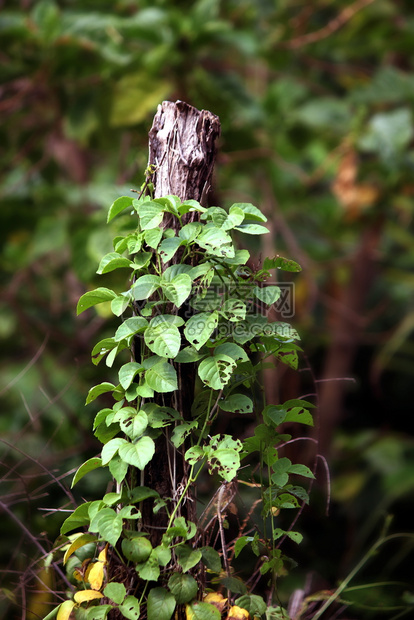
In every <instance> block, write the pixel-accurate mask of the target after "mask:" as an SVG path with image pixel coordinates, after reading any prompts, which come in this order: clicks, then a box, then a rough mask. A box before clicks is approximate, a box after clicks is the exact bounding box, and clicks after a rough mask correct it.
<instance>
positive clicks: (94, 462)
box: [71, 457, 102, 489]
mask: <svg viewBox="0 0 414 620" xmlns="http://www.w3.org/2000/svg"><path fill="white" fill-rule="evenodd" d="M98 467H102V459H100V458H97V457H94V458H91V459H88V460H87V461H85V463H83V464H82V465H81V466H80V467H79V468H78V469H77V471H76V473H75V475H74V476H73V480H72V484H71V489H72V488H73V487H74V486H75V484H76V483H77V482H79V480H81V478H83V476H85V474H87V473H88V472H90V471H93V470H94V469H98Z"/></svg>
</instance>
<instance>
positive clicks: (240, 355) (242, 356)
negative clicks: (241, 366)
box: [214, 342, 249, 362]
mask: <svg viewBox="0 0 414 620" xmlns="http://www.w3.org/2000/svg"><path fill="white" fill-rule="evenodd" d="M214 355H228V356H229V357H232V358H233V359H234V360H242V361H243V362H248V361H249V358H248V355H247V353H246V351H245V350H244V349H243V348H242V347H240V346H239V345H238V344H235V343H234V342H225V343H224V344H219V345H218V347H216V348H215V349H214Z"/></svg>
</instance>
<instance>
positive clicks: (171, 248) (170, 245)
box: [158, 237, 182, 263]
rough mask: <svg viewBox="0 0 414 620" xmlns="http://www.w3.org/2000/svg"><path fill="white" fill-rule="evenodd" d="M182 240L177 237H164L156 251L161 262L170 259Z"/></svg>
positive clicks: (166, 261)
mask: <svg viewBox="0 0 414 620" xmlns="http://www.w3.org/2000/svg"><path fill="white" fill-rule="evenodd" d="M181 242H182V240H181V239H180V238H179V237H168V238H167V239H164V240H163V242H162V243H161V245H160V246H159V248H158V253H159V255H160V257H161V260H162V262H163V263H168V261H169V260H171V259H172V257H173V256H174V254H175V253H176V251H177V250H178V248H179V247H180V245H181Z"/></svg>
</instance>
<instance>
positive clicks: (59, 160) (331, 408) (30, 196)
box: [0, 0, 414, 619]
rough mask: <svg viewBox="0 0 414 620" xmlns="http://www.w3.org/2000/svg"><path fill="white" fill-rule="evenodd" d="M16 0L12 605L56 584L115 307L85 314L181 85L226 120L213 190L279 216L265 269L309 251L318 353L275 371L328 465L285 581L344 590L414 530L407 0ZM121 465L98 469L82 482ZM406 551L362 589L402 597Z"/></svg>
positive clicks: (302, 320)
mask: <svg viewBox="0 0 414 620" xmlns="http://www.w3.org/2000/svg"><path fill="white" fill-rule="evenodd" d="M0 6H1V11H0V40H1V46H0V114H1V127H0V161H1V176H0V200H1V205H0V209H1V211H0V217H1V220H0V221H1V226H0V238H1V244H0V265H1V273H0V278H1V290H2V294H1V298H0V337H1V339H2V345H1V362H0V363H1V366H0V376H1V379H0V397H1V417H0V427H1V441H2V443H1V447H0V454H1V478H0V480H1V486H0V495H1V502H2V506H3V508H4V512H3V514H2V517H1V532H2V539H1V545H0V555H1V573H0V578H1V584H0V586H1V588H2V589H1V591H0V595H1V598H2V601H0V609H1V613H3V614H4V615H3V617H4V618H14V617H16V618H20V617H27V618H30V619H33V618H37V617H42V616H43V615H44V613H45V610H48V609H49V608H48V607H47V606H46V607H45V606H43V607H42V601H43V602H44V601H45V600H46V601H49V602H51V601H53V600H55V599H53V597H51V596H50V595H49V594H48V593H47V588H48V587H49V588H51V589H53V588H55V582H54V580H53V574H52V572H50V571H49V572H46V571H45V569H44V567H43V559H42V552H41V550H40V547H39V545H40V546H41V548H43V549H44V550H45V551H49V550H50V548H51V542H52V541H53V540H54V539H55V537H56V536H57V534H58V528H59V525H60V523H61V521H62V519H63V516H62V514H61V513H60V514H59V513H57V514H56V513H54V511H55V510H56V509H57V508H63V509H70V507H71V502H70V498H69V497H68V496H67V494H66V493H65V490H64V488H65V487H66V488H67V487H68V486H69V485H70V480H71V472H73V471H74V470H75V469H76V468H77V466H78V465H79V464H80V463H81V462H83V461H84V460H85V459H86V458H88V457H89V456H93V455H94V454H95V453H96V452H97V451H98V450H99V448H98V445H97V444H95V443H94V441H93V437H92V435H91V432H90V427H91V422H92V419H93V413H94V412H93V410H92V406H90V407H88V408H85V407H84V401H85V396H86V393H87V390H88V389H89V387H90V386H91V385H93V384H94V383H98V382H100V381H103V380H106V379H108V380H112V379H111V378H112V376H113V372H114V371H113V370H111V369H108V368H106V367H105V366H99V367H98V368H95V367H94V366H93V365H92V364H91V362H90V350H91V348H92V346H93V345H94V344H95V343H96V342H97V341H98V340H100V339H101V338H103V337H104V336H105V333H106V332H109V331H110V328H111V323H110V320H109V322H108V319H109V314H108V313H107V312H106V310H105V309H104V310H102V309H101V308H102V307H99V306H98V308H97V310H96V311H93V312H92V311H90V312H89V313H85V314H84V315H81V316H80V317H79V318H76V317H75V307H76V302H77V299H78V298H79V296H80V295H81V294H82V293H83V292H85V291H86V290H88V289H90V288H92V287H94V286H96V285H105V282H107V283H109V281H110V280H109V279H108V280H105V282H103V281H102V278H101V279H100V280H98V278H97V276H96V275H95V270H96V267H97V264H98V261H99V259H100V258H101V256H102V255H103V254H104V253H105V252H107V251H110V250H111V246H110V242H111V230H110V227H107V226H106V224H105V218H106V211H107V208H108V206H109V205H110V204H111V202H112V201H113V200H114V199H115V198H117V197H118V196H120V195H123V194H129V192H130V189H131V188H139V186H140V184H141V183H142V181H143V172H144V170H145V167H146V164H147V142H148V138H147V133H148V130H149V128H150V126H151V122H152V118H153V115H154V113H155V111H156V107H157V104H158V103H160V102H161V101H162V100H164V99H170V100H176V99H182V100H185V101H187V102H188V103H190V104H192V105H194V106H196V107H198V108H204V109H209V110H211V111H212V112H214V113H215V114H217V115H219V117H220V119H221V123H222V138H221V142H220V153H219V157H218V163H217V169H216V178H215V187H214V192H213V194H214V196H213V203H214V204H221V205H227V206H228V205H230V204H232V203H233V202H241V201H243V202H252V203H253V204H257V205H258V206H259V207H260V208H262V209H263V210H264V211H265V212H266V213H267V215H268V218H269V227H270V229H271V235H269V236H268V237H269V238H268V239H262V240H260V243H261V245H260V244H259V241H257V242H256V244H254V245H252V246H251V247H250V248H249V249H250V251H251V254H252V264H253V265H257V264H258V263H259V262H260V260H261V257H263V256H266V255H274V254H275V253H280V254H281V255H283V256H287V257H288V258H292V259H294V260H296V261H298V262H299V263H301V265H302V267H303V271H302V273H301V274H299V275H297V276H296V275H295V278H294V281H295V291H296V297H295V301H296V310H295V315H294V317H293V319H292V322H293V325H294V326H295V327H296V328H297V329H298V330H299V332H300V334H301V336H302V343H303V348H304V351H305V352H306V356H304V357H303V358H302V360H301V372H300V373H293V372H290V371H289V372H285V371H283V370H281V369H278V370H277V371H274V372H273V374H272V375H271V376H269V375H268V376H267V378H266V389H267V391H268V393H269V395H271V396H272V398H274V399H275V400H276V402H278V401H280V400H284V399H286V398H291V397H298V396H301V395H304V394H313V393H314V392H315V391H317V394H318V396H317V399H318V404H319V409H318V422H317V431H318V439H319V452H320V453H321V454H322V455H323V456H324V457H325V458H326V459H327V462H328V463H329V471H330V477H331V482H330V486H329V485H328V483H327V477H326V470H325V468H324V467H323V461H322V459H320V460H319V466H318V482H317V484H316V485H315V487H314V490H313V494H312V500H311V505H310V508H309V509H307V510H306V511H305V512H304V514H303V515H302V517H301V520H300V521H299V526H298V529H299V530H300V531H302V532H303V533H304V535H305V540H304V543H303V544H302V545H301V546H300V547H299V548H297V547H295V548H289V549H287V552H289V553H290V554H291V555H292V556H293V557H294V558H295V559H296V560H297V561H298V562H299V566H298V568H297V569H295V570H294V571H293V572H292V574H291V576H290V577H288V578H287V579H286V580H281V581H280V593H281V597H282V599H283V597H284V602H286V598H287V597H288V596H289V594H290V593H291V592H292V590H293V589H294V588H295V587H307V588H308V590H307V593H308V594H309V593H312V592H314V591H316V590H318V589H323V588H333V587H335V585H336V583H337V581H338V580H339V579H341V578H344V577H345V576H346V575H347V574H348V573H349V571H350V570H352V568H353V567H354V566H355V565H356V563H357V562H358V561H359V560H360V559H361V557H362V556H363V554H364V552H365V551H366V550H367V548H368V547H369V545H370V544H371V543H372V542H373V541H375V540H376V538H377V537H378V535H379V533H380V531H381V528H382V526H383V524H384V519H385V517H386V515H387V514H390V515H393V516H394V519H393V521H392V524H391V527H390V531H391V532H403V531H410V530H411V529H412V518H413V517H412V515H413V510H414V499H413V498H414V441H413V435H412V431H413V423H412V416H413V413H414V407H413V404H412V403H413V390H412V387H413V381H414V379H413V377H414V340H413V337H412V335H413V330H414V271H413V266H414V227H413V214H414V141H413V138H414V118H413V102H414V66H413V63H414V5H413V3H412V2H410V0H406V1H404V0H359V1H358V0H357V1H352V0H315V1H314V2H309V1H308V0H277V1H276V0H255V1H254V2H253V1H252V0H226V1H224V0H197V1H195V2H190V1H188V2H187V1H178V2H177V1H175V0H118V1H116V0H115V1H113V0H111V1H109V0H101V1H97V0H62V1H55V2H54V1H52V0H40V1H31V0H14V1H10V2H7V1H5V2H4V1H3V2H0ZM106 277H107V278H109V277H108V276H106ZM308 368H311V371H310V370H307V369H308ZM312 377H313V378H312ZM329 379H332V380H329ZM312 398H313V397H310V399H312ZM224 430H225V429H224ZM300 432H303V431H300ZM314 436H315V435H314ZM310 445H313V444H312V443H311V442H310V441H305V440H304V441H301V442H299V441H298V442H296V444H293V446H294V449H293V446H292V452H291V455H290V456H292V455H293V456H292V460H293V459H295V460H296V461H298V462H311V461H312V458H313V457H312V449H310V448H309V446H310ZM106 483H107V480H106V479H103V478H102V479H101V478H100V477H99V475H98V474H93V475H92V474H91V475H90V476H89V477H86V478H85V479H84V481H82V484H81V485H79V487H80V488H79V490H76V489H75V490H76V496H75V498H78V499H79V498H80V497H81V496H84V497H86V498H89V499H91V498H93V497H94V496H95V495H96V493H97V492H98V491H99V490H100V489H101V488H103V487H104V486H105V484H106ZM329 495H330V508H329V516H326V514H325V512H326V510H325V504H326V501H327V497H328V496H329ZM49 509H50V510H49ZM24 528H26V530H24ZM35 539H36V540H37V545H36V543H35ZM413 551H414V550H413V544H412V542H410V540H409V539H408V538H407V539H404V540H402V541H398V540H395V541H394V542H393V543H389V544H388V545H387V546H386V547H384V550H383V551H381V553H380V555H378V556H377V557H376V558H375V559H374V561H372V562H370V563H368V564H367V565H366V567H365V568H364V569H363V571H362V572H361V573H360V574H358V576H357V577H356V579H355V580H354V582H352V583H353V584H354V585H357V584H368V583H372V582H374V581H380V582H387V581H399V582H400V585H383V586H380V587H371V588H368V589H366V590H361V591H354V592H353V593H349V595H348V597H345V598H347V599H348V600H349V599H350V598H351V597H353V598H355V597H358V599H359V601H360V602H362V603H363V604H364V605H366V606H368V607H369V606H370V605H378V604H381V605H383V606H384V607H387V606H388V605H389V606H398V605H400V604H401V601H402V600H403V599H404V597H405V599H404V600H405V601H406V602H409V595H408V594H407V592H408V590H409V585H407V584H409V583H410V580H411V581H412V576H413V572H412V569H411V570H410V567H411V566H412V562H413ZM39 571H40V574H39ZM36 574H37V575H38V576H37V577H36V576H35V575H36ZM23 583H24V584H27V586H25V587H23V585H22V584H23ZM19 584H20V586H19ZM411 585H412V584H411ZM42 589H43V592H42V591H41V590H42ZM411 602H412V601H411ZM22 606H23V607H26V606H29V607H30V609H31V610H32V613H28V614H27V616H24V615H22V613H23V614H24V612H22V611H20V608H21V607H22ZM364 614H365V615H364ZM397 614H398V611H388V612H386V613H384V617H394V616H396V615H397ZM349 617H355V618H357V617H379V612H373V615H370V612H369V611H367V610H365V611H363V610H362V609H361V608H354V610H353V611H352V614H351V616H349ZM381 617H382V615H381Z"/></svg>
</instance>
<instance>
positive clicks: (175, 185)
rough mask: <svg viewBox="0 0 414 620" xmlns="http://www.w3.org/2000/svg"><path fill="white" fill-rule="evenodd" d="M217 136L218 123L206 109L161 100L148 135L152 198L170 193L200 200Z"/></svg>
mask: <svg viewBox="0 0 414 620" xmlns="http://www.w3.org/2000/svg"><path fill="white" fill-rule="evenodd" d="M219 135H220V121H219V119H218V117H217V116H215V115H214V114H212V113H211V112H209V111H208V110H201V112H200V110H197V109H196V108H193V107H192V106H190V105H188V103H185V102H184V101H176V102H175V103H173V102H171V101H163V102H162V104H161V105H159V106H158V110H157V113H156V115H155V117H154V121H153V124H152V127H151V130H150V132H149V162H148V163H149V164H150V165H152V166H154V168H155V172H154V175H153V183H154V196H155V198H159V197H160V196H167V195H168V194H174V195H175V196H178V197H179V198H180V199H181V200H183V201H184V200H189V199H193V200H198V201H201V200H202V199H203V198H204V197H205V196H206V195H207V193H208V190H209V188H210V183H211V177H212V174H213V168H214V163H215V158H216V140H217V138H218V137H219Z"/></svg>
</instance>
